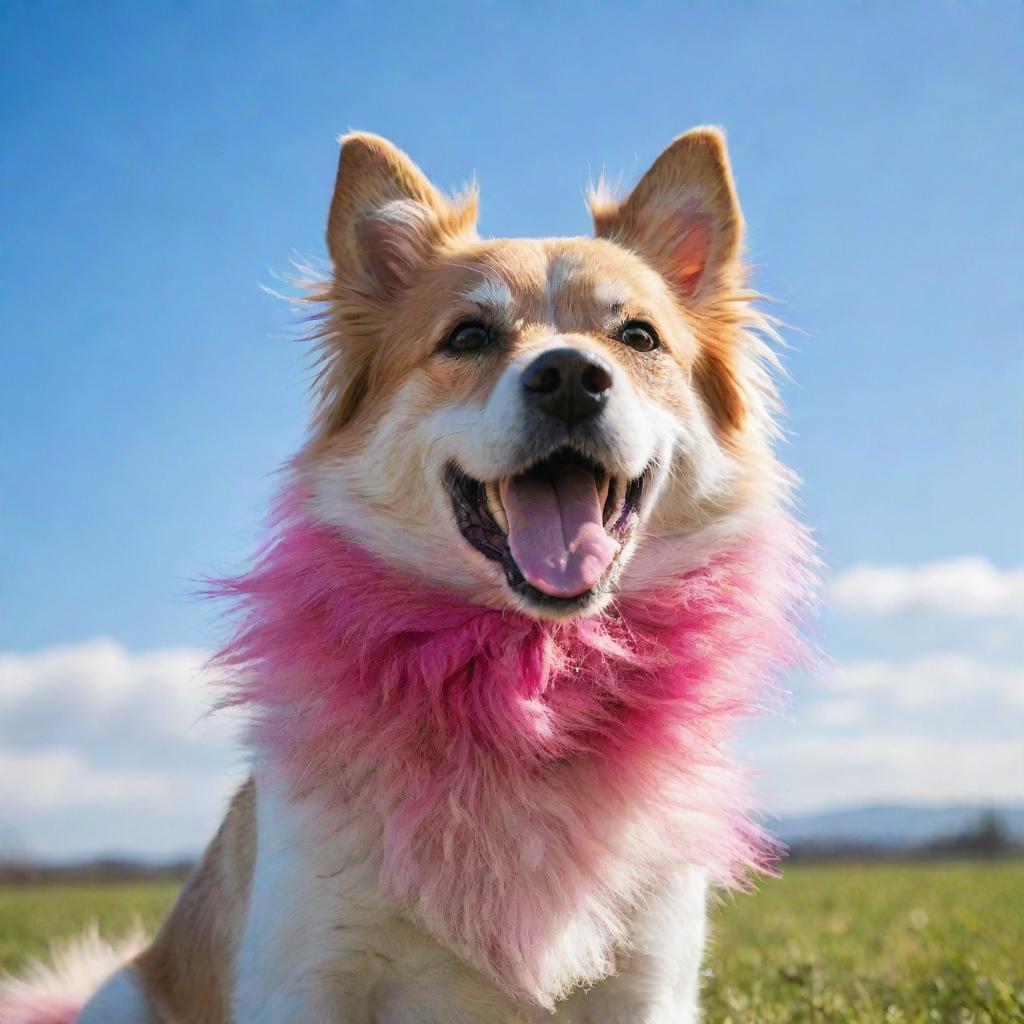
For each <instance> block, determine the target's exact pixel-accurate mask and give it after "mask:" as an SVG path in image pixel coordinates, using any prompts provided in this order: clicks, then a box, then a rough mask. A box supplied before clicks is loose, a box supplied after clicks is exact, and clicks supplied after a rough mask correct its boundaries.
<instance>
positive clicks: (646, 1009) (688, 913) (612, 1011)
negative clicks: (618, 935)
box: [558, 868, 707, 1024]
mask: <svg viewBox="0 0 1024 1024" xmlns="http://www.w3.org/2000/svg"><path fill="white" fill-rule="evenodd" d="M706 892H707V885H706V882H705V879H704V875H703V873H702V872H700V871H698V870H697V869H696V868H687V869H684V870H682V871H679V872H677V873H675V874H673V875H672V876H671V877H669V878H668V879H666V881H665V882H664V883H663V884H662V885H661V886H660V887H659V888H658V889H657V890H656V891H655V892H654V893H653V894H652V895H651V897H650V899H649V900H648V902H647V904H646V905H645V906H644V908H643V909H642V910H641V911H640V912H638V914H637V916H636V921H635V924H634V930H633V952H632V955H631V956H630V958H629V959H628V960H627V961H626V963H625V964H623V967H622V969H621V970H620V971H619V973H618V974H616V975H614V976H613V977H610V978H606V979H605V980H604V981H602V982H599V983H598V984H597V985H595V986H594V987H593V988H591V989H589V990H588V991H587V992H583V993H580V994H579V995H578V996H576V997H575V998H574V999H572V1000H570V1001H569V1003H568V1005H567V1006H566V1010H567V1011H568V1012H566V1013H565V1014H564V1017H565V1020H566V1024H695V1022H696V1021H697V1020H698V1019H699V1017H700V1010H699V1006H698V1003H699V996H700V968H701V961H702V959H703V955H704V940H705V935H706V924H705V915H706V910H705V900H706ZM558 1016H559V1018H561V1017H562V1016H563V1014H562V1013H561V1012H560V1013H559V1015H558Z"/></svg>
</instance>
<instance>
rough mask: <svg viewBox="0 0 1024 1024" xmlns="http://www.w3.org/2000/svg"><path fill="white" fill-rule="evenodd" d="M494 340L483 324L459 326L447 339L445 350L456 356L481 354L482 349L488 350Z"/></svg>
mask: <svg viewBox="0 0 1024 1024" xmlns="http://www.w3.org/2000/svg"><path fill="white" fill-rule="evenodd" d="M493 340H494V339H493V337H492V335H491V332H490V331H489V330H488V329H487V328H486V327H484V325H483V324H478V323H467V324H459V326H458V327H456V328H455V330H453V331H452V332H451V334H449V335H448V337H447V338H446V339H445V342H444V346H443V348H444V350H445V351H446V352H451V353H453V354H455V355H460V354H461V353H463V352H479V351H480V349H483V348H487V346H488V345H490V343H491V342H492V341H493Z"/></svg>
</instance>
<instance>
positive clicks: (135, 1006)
mask: <svg viewBox="0 0 1024 1024" xmlns="http://www.w3.org/2000/svg"><path fill="white" fill-rule="evenodd" d="M75 1024H161V1022H160V1021H159V1019H158V1018H157V1016H156V1014H155V1013H154V1012H153V1008H152V1006H151V1005H150V1003H149V1000H148V999H147V998H146V994H145V993H144V992H143V991H142V989H141V988H140V986H139V983H138V980H137V979H136V977H135V974H134V973H133V972H132V969H131V968H130V967H122V968H121V970H119V971H118V972H117V973H116V974H115V975H114V976H113V977H112V978H110V980H109V981H108V982H107V983H106V984H105V985H104V986H103V987H102V988H101V989H100V990H99V991H98V992H97V993H96V995H94V996H93V997H92V999H90V1000H89V1002H88V1003H87V1004H86V1005H85V1007H84V1008H83V1009H82V1012H81V1013H80V1014H79V1016H78V1018H77V1020H76V1021H75Z"/></svg>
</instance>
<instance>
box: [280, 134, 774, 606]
mask: <svg viewBox="0 0 1024 1024" xmlns="http://www.w3.org/2000/svg"><path fill="white" fill-rule="evenodd" d="M591 207H592V211H593V214H594V221H595V227H596V237H595V238H593V239H585V238H569V239H543V240H533V239H486V240H485V239H481V238H480V237H479V236H478V235H477V233H476V230H475V222H476V202H475V197H474V196H472V195H469V196H464V197H462V198H460V199H449V198H447V197H445V196H443V195H441V193H440V192H438V191H437V189H435V188H434V187H433V186H432V185H431V184H430V182H429V181H428V180H427V179H426V178H425V177H424V175H423V174H422V172H421V171H420V170H419V169H418V168H417V167H416V166H415V165H414V164H413V163H412V162H411V161H410V160H409V159H408V158H407V157H406V156H405V155H404V154H403V153H401V152H400V151H398V150H397V149H395V148H394V147H393V146H391V145H390V144H389V143H388V142H386V141H385V140H383V139H380V138H377V137H375V136H371V135H364V134H357V135H351V136H348V137H347V138H345V139H344V141H343V144H342V150H341V160H340V165H339V169H338V178H337V184H336V187H335V193H334V198H333V201H332V204H331V211H330V219H329V223H328V231H327V239H328V247H329V250H330V254H331V258H332V261H333V264H334V274H333V278H332V279H331V281H330V282H329V283H328V285H327V286H326V288H325V290H324V293H323V294H322V295H321V296H320V298H322V299H323V300H324V301H325V303H326V307H325V309H326V314H325V318H324V322H323V324H324V325H323V329H322V331H321V345H322V352H323V356H324V362H323V366H322V375H321V378H320V381H321V396H320V405H319V413H318V417H317V420H316V423H315V428H314V432H313V436H312V437H311V440H310V442H309V444H308V445H307V447H306V448H305V450H304V451H303V453H302V454H301V456H300V458H299V460H298V463H297V466H298V471H299V473H300V474H301V476H302V478H303V480H304V483H305V485H306V487H307V490H308V491H309V493H310V494H311V495H312V499H311V501H312V509H313V514H314V515H315V516H316V517H317V518H318V519H319V520H320V521H322V522H324V523H327V524H331V525H335V526H338V527H340V528H342V529H343V530H344V531H345V532H346V533H347V534H348V535H349V536H351V537H353V538H354V539H356V540H357V541H358V542H359V543H361V544H362V545H364V546H365V547H367V548H368V549H369V550H371V551H372V552H373V553H375V554H376V555H378V556H380V557H382V558H383V559H385V560H386V561H389V562H391V563H393V564H396V565H399V566H401V567H403V568H405V569H406V570H408V571H409V572H410V573H412V574H414V575H416V576H418V577H420V578H423V579H425V580H427V581H430V582H433V583H435V584H437V583H439V584H441V585H443V586H446V587H449V588H455V589H458V590H459V591H461V592H464V593H465V594H466V595H467V596H468V597H469V598H470V599H471V600H473V601H478V602H482V603H485V604H488V605H491V606H497V607H514V608H518V609H520V610H523V611H526V612H528V613H530V614H534V615H538V616H543V617H548V618H552V617H555V618H557V617H566V616H571V615H580V614H591V613H594V612H596V611H599V610H600V609H601V608H603V607H604V606H605V605H606V604H607V603H608V602H609V601H610V600H611V599H613V598H614V596H615V595H616V593H618V592H622V591H627V592H629V591H631V592H636V591H642V590H643V589H644V588H645V587H649V586H651V585H653V584H654V583H656V582H657V581H658V580H659V579H661V578H664V577H666V576H668V575H670V574H671V573H673V572H674V571H678V569H679V568H681V567H685V565H686V564H687V563H689V564H697V563H699V561H700V559H701V551H702V550H703V549H704V548H706V545H707V543H708V541H707V538H708V537H713V536H715V535H716V531H717V533H718V535H722V534H724V533H727V532H728V530H729V527H730V524H735V523H737V522H740V521H741V520H742V519H743V518H744V515H745V513H746V512H748V511H749V509H750V508H751V506H752V505H753V504H756V503H758V502H760V501H763V500H764V499H765V498H766V497H769V496H770V495H772V494H774V493H775V492H777V491H778V490H779V488H780V487H783V486H784V483H783V479H784V478H783V476H782V474H781V473H780V471H779V470H778V468H777V466H776V464H775V463H774V460H773V459H772V456H771V453H770V447H769V444H768V440H769V436H770V432H771V423H770V418H769V415H768V409H769V407H770V404H771V400H772V392H771V385H770V382H769V381H768V379H767V376H766V374H765V372H764V369H763V358H764V355H765V350H764V348H763V346H762V345H761V343H760V342H759V341H758V340H757V337H756V334H755V333H754V332H753V331H752V330H751V327H752V326H756V324H757V323H758V319H757V314H756V313H754V312H753V311H752V309H751V307H750V304H749V299H750V295H749V293H747V292H745V291H744V290H743V282H742V271H741V264H740V248H741V241H742V218H741V214H740V211H739V206H738V204H737V201H736V195H735V191H734V188H733V181H732V176H731V172H730V169H729V163H728V157H727V154H726V149H725V144H724V140H723V138H722V136H721V134H720V133H719V132H717V131H715V130H713V129H706V128H700V129H696V130H694V131H691V132H687V133H686V134H685V135H682V136H680V137H679V138H678V139H676V140H675V142H673V143H672V145H671V146H669V148H668V149H667V150H666V151H665V152H664V153H663V154H662V155H661V156H660V157H659V158H658V160H657V161H656V162H655V164H654V166H653V167H652V168H651V169H650V170H649V171H648V173H647V174H646V175H645V176H644V177H643V179H642V180H641V181H640V183H639V184H638V185H637V186H636V188H635V189H634V190H633V192H632V193H631V194H630V196H629V197H628V198H627V199H626V200H625V201H623V202H621V203H620V202H617V201H615V200H614V199H613V198H611V197H610V196H609V195H608V194H607V193H605V192H604V191H602V190H599V191H598V192H597V193H595V194H594V195H593V196H592V199H591Z"/></svg>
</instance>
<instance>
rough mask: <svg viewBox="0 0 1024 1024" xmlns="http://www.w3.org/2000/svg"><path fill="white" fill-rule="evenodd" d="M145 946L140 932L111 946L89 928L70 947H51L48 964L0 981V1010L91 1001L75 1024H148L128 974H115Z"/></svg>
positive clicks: (34, 963) (32, 966) (39, 962)
mask: <svg viewBox="0 0 1024 1024" xmlns="http://www.w3.org/2000/svg"><path fill="white" fill-rule="evenodd" d="M145 944H146V937H145V935H144V934H143V932H142V929H141V928H140V927H136V928H135V929H133V930H132V931H131V932H130V933H129V934H128V935H127V936H125V937H124V938H123V939H121V940H120V941H118V942H116V943H110V942H107V941H105V940H104V939H101V938H100V935H99V931H98V929H97V927H96V926H95V925H93V926H92V927H91V928H89V929H88V930H87V931H86V932H85V933H84V934H83V935H81V936H78V937H77V938H75V939H72V940H70V941H69V942H66V943H55V944H54V945H53V947H52V948H51V951H50V957H49V960H48V961H47V962H43V961H42V960H33V961H31V962H30V963H29V965H28V967H27V968H26V969H25V970H24V971H23V972H22V973H21V974H20V975H19V976H18V977H16V978H5V979H0V1008H2V1007H3V1005H4V1003H6V1002H11V1003H21V1002H32V1003H34V1004H38V1005H39V1006H46V1005H50V1004H58V1005H59V1004H62V1003H65V1002H70V1003H79V1004H83V1003H85V1002H86V1000H89V1002H88V1005H87V1006H86V1008H85V1010H83V1011H82V1013H81V1014H80V1015H79V1018H78V1024H149V1022H150V1021H151V1019H152V1018H151V1017H150V1016H148V1012H149V1011H148V1010H147V1009H146V1003H145V1000H144V998H143V997H142V995H141V993H140V992H139V989H138V986H137V985H136V984H135V981H134V978H133V977H132V976H131V974H130V971H129V970H128V969H123V970H118V968H119V967H121V965H122V964H124V963H125V962H126V961H127V960H129V959H130V958H131V957H133V956H135V954H136V953H139V952H141V950H142V949H143V948H144V946H145ZM114 972H116V973H114ZM112 975H113V976H112ZM108 979H109V980H108ZM104 982H106V984H104ZM100 985H102V986H103V987H102V988H101V989H100V990H99V991H98V992H97V987H98V986H100ZM93 993H96V994H95V995H94V996H93ZM90 996H93V998H92V999H89V997H90Z"/></svg>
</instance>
